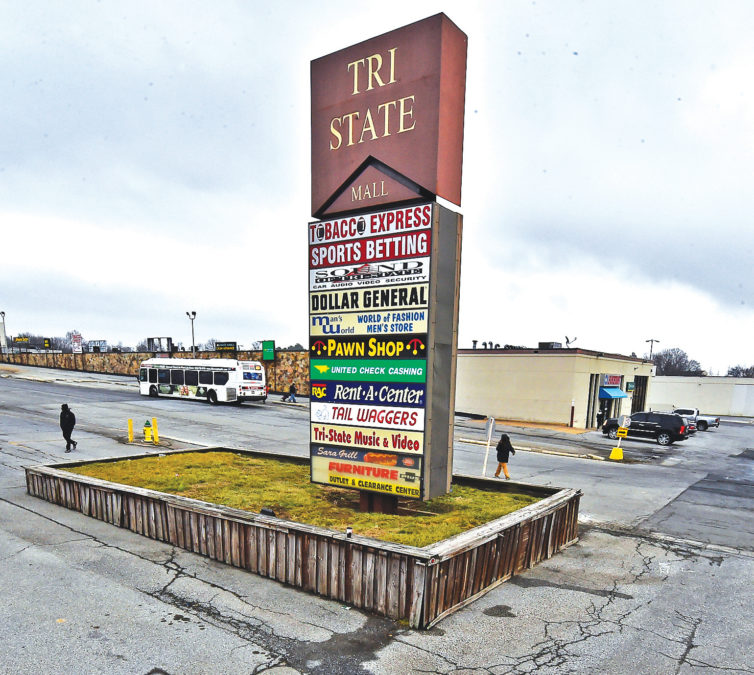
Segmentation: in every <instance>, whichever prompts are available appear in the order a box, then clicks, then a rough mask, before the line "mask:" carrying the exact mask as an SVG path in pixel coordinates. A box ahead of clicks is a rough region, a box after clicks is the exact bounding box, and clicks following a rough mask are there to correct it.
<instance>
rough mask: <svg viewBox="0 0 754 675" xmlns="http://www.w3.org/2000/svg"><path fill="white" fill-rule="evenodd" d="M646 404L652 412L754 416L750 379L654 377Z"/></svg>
mask: <svg viewBox="0 0 754 675" xmlns="http://www.w3.org/2000/svg"><path fill="white" fill-rule="evenodd" d="M647 405H648V406H649V407H651V408H652V409H653V410H670V409H671V408H699V410H700V411H701V412H703V413H706V414H708V415H733V416H744V417H754V378H751V377H670V376H660V377H655V378H654V382H653V383H652V391H651V395H650V396H649V397H648V400H647Z"/></svg>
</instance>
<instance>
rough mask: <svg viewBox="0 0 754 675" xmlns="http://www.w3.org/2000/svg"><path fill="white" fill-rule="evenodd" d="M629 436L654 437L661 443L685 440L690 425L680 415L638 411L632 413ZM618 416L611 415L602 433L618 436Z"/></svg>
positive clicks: (613, 437)
mask: <svg viewBox="0 0 754 675" xmlns="http://www.w3.org/2000/svg"><path fill="white" fill-rule="evenodd" d="M630 419H631V424H629V426H628V436H631V437H633V438H653V439H654V440H656V441H657V442H658V443H659V444H660V445H670V444H671V443H674V442H675V441H685V440H686V439H687V438H688V437H689V431H688V425H687V424H686V421H685V420H684V419H683V417H681V416H680V415H676V414H674V413H663V412H638V413H633V414H632V415H631V418H630ZM617 431H618V418H617V417H611V418H610V419H609V420H606V421H605V423H604V424H603V425H602V433H603V434H605V435H606V436H608V437H609V438H612V439H616V438H618V434H617Z"/></svg>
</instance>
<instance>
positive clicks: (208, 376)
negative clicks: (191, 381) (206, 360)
mask: <svg viewBox="0 0 754 675" xmlns="http://www.w3.org/2000/svg"><path fill="white" fill-rule="evenodd" d="M199 384H212V371H211V370H200V371H199Z"/></svg>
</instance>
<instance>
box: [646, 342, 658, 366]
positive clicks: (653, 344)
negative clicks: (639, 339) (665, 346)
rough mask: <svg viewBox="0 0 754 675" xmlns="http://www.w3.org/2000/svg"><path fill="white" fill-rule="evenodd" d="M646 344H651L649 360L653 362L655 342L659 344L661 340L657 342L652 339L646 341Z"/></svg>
mask: <svg viewBox="0 0 754 675" xmlns="http://www.w3.org/2000/svg"><path fill="white" fill-rule="evenodd" d="M644 342H649V343H650V344H649V360H650V361H651V360H652V349H653V347H654V346H655V342H659V340H655V339H654V338H650V339H649V340H644Z"/></svg>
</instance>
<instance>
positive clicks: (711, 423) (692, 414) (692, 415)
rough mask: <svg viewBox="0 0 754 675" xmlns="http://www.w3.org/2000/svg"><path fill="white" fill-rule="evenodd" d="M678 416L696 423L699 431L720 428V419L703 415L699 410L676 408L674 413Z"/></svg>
mask: <svg viewBox="0 0 754 675" xmlns="http://www.w3.org/2000/svg"><path fill="white" fill-rule="evenodd" d="M673 412H674V413H675V414H676V415H683V416H684V417H688V418H689V419H690V420H693V421H694V422H695V423H696V428H697V429H699V431H707V429H709V428H710V427H719V426H720V418H719V417H714V416H712V415H702V414H701V413H700V412H699V408H676V409H675V410H674V411H673Z"/></svg>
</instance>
